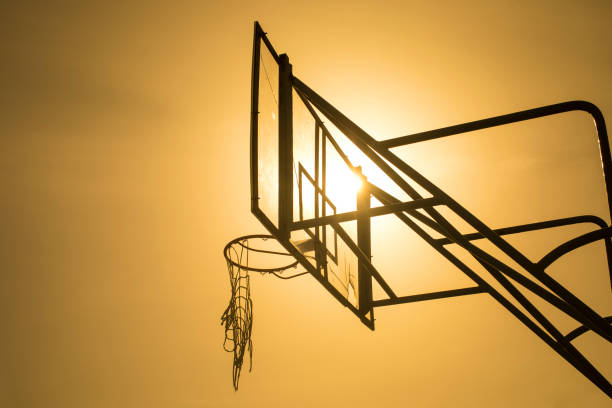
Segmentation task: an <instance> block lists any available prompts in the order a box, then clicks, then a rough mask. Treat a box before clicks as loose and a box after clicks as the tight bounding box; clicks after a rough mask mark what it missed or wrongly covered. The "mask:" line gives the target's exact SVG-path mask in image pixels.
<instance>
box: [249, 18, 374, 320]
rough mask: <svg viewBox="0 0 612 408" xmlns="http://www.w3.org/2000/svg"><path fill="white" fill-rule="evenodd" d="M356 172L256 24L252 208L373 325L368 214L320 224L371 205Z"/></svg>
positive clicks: (285, 62)
mask: <svg viewBox="0 0 612 408" xmlns="http://www.w3.org/2000/svg"><path fill="white" fill-rule="evenodd" d="M354 171H357V170H356V169H353V170H352V169H351V167H350V162H347V161H346V154H345V153H344V152H343V151H342V149H341V147H340V146H339V144H338V142H337V141H336V140H335V139H334V137H333V136H332V135H331V133H330V130H329V129H328V128H327V126H326V125H325V124H324V123H323V121H322V118H321V117H319V114H318V113H317V112H316V110H315V109H314V108H313V107H312V106H311V105H310V104H309V103H308V101H307V100H306V99H304V98H303V97H301V96H300V94H299V93H298V91H297V90H296V89H294V87H293V86H292V81H291V66H290V65H289V63H288V58H287V57H286V56H285V55H278V54H277V53H276V51H275V50H274V48H273V47H272V44H271V43H270V42H269V40H268V38H267V37H266V35H265V33H264V32H263V31H262V29H261V27H260V26H259V24H258V23H255V34H254V43H253V71H252V116H251V209H252V212H253V214H255V216H256V217H257V218H258V219H259V220H260V221H261V222H262V224H263V225H264V226H265V227H266V229H267V230H268V231H269V232H270V233H271V234H272V235H274V236H275V237H277V239H278V240H279V242H280V243H281V244H282V245H283V246H284V247H285V248H286V249H287V251H289V252H290V253H292V254H293V255H294V256H295V257H296V259H297V260H298V261H299V263H300V265H301V266H302V267H304V268H305V269H306V270H307V271H309V272H310V273H311V274H312V275H313V276H314V277H315V278H316V279H317V280H318V281H319V282H320V283H321V284H322V285H323V286H324V287H325V288H326V289H327V290H328V291H329V292H330V293H331V294H332V295H333V296H334V297H335V298H336V299H337V300H338V301H340V303H342V304H343V305H344V306H346V307H348V308H349V309H350V310H351V311H352V312H353V313H355V314H356V315H357V316H358V317H359V318H360V319H361V320H362V321H363V322H364V323H365V324H366V325H367V326H368V327H370V328H372V329H373V328H374V318H373V312H372V306H371V300H372V294H371V293H372V289H371V278H370V276H371V273H369V272H367V270H368V269H372V268H373V266H372V264H371V263H370V262H369V249H368V248H369V244H368V242H367V238H366V237H367V236H368V235H369V234H359V231H358V230H359V229H361V230H364V229H367V228H368V225H367V224H368V223H369V219H365V220H355V219H353V220H348V221H346V222H343V223H334V224H323V225H316V220H318V219H321V218H322V217H326V216H329V215H333V214H337V213H339V212H347V211H356V210H357V209H358V205H359V207H360V208H361V207H366V206H369V195H366V194H365V193H363V192H362V191H361V190H362V189H361V188H360V185H361V183H362V182H361V180H360V179H359V176H358V175H357V174H355V173H354ZM347 180H348V182H347ZM358 201H359V204H358Z"/></svg>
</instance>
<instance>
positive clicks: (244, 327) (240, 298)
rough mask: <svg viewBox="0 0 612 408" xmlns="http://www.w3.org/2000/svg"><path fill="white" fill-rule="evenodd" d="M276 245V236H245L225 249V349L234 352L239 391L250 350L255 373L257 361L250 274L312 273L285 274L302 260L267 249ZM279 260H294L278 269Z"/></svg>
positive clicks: (223, 323)
mask: <svg viewBox="0 0 612 408" xmlns="http://www.w3.org/2000/svg"><path fill="white" fill-rule="evenodd" d="M252 241H259V245H257V246H254V245H253V242H252ZM275 242H277V241H276V238H275V237H274V236H272V235H263V234H259V235H245V236H242V237H238V238H235V239H233V240H231V241H230V242H229V243H228V244H227V245H226V246H225V248H224V249H223V255H224V256H225V260H226V262H227V269H228V272H229V278H230V284H231V289H232V292H231V297H230V301H229V305H228V306H227V308H226V309H225V312H223V315H222V316H221V324H222V325H225V340H224V341H223V348H224V349H225V351H227V352H233V353H234V364H233V373H232V377H233V383H234V389H236V390H237V389H238V381H239V379H240V371H241V370H242V364H243V360H244V353H245V351H246V350H247V349H248V351H249V371H251V368H252V362H253V360H252V358H253V342H252V340H251V333H252V332H251V329H252V327H253V301H252V299H251V285H250V275H249V272H258V273H261V274H267V273H270V274H272V275H274V276H276V277H277V278H280V279H291V278H296V277H298V276H302V275H304V274H307V273H308V272H300V273H297V274H294V275H290V276H284V275H282V273H284V272H286V271H287V270H289V269H293V268H296V267H297V265H298V261H297V260H295V258H293V256H292V255H291V254H289V253H287V252H282V251H279V250H276V249H275V248H273V247H272V248H265V247H264V245H265V244H266V243H267V244H269V245H268V246H271V245H270V244H273V243H275ZM253 255H257V256H258V259H256V260H254V259H253ZM278 257H291V258H292V260H293V261H292V262H291V263H289V264H285V265H281V266H274V262H275V261H277V260H278ZM253 261H255V262H258V266H257V267H254V266H251V264H250V263H252V262H253ZM266 265H270V266H266Z"/></svg>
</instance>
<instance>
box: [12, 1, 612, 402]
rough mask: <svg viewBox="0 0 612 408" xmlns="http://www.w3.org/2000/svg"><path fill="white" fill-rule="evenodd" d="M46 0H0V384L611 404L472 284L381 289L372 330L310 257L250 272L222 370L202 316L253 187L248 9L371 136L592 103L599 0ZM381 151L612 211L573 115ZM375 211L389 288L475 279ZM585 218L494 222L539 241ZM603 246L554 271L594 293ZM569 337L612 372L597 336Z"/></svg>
mask: <svg viewBox="0 0 612 408" xmlns="http://www.w3.org/2000/svg"><path fill="white" fill-rule="evenodd" d="M54 3H55V4H51V2H48V3H47V2H15V4H13V5H8V4H5V5H2V6H0V10H1V15H2V24H0V33H1V34H2V35H1V36H0V46H1V48H0V49H1V51H2V56H3V63H2V65H1V68H0V70H1V73H2V74H1V75H0V84H1V88H0V89H1V90H2V91H1V92H0V101H1V105H0V106H1V107H2V120H1V121H0V123H1V124H0V129H1V137H0V169H1V170H2V171H1V174H2V175H1V176H0V180H2V184H1V185H2V188H1V189H0V210H1V211H0V226H1V231H2V232H3V234H2V239H1V241H0V243H1V245H0V259H1V260H2V261H1V263H0V265H2V275H1V276H2V279H1V280H0V302H1V303H0V306H1V307H0V310H2V313H1V314H0V324H1V327H2V336H0V362H1V366H2V367H3V369H2V370H0V406H6V407H83V406H88V407H89V406H91V407H109V406H115V407H141V406H149V407H246V406H249V407H282V406H294V407H344V406H352V407H366V406H368V407H370V406H378V407H397V406H401V405H410V406H414V407H424V406H432V407H436V406H449V407H450V406H453V407H478V406H487V407H489V406H499V407H516V406H555V407H575V406H589V407H597V406H606V405H607V404H609V400H608V398H607V397H606V396H605V395H604V394H603V393H602V392H601V391H599V390H598V389H597V388H596V387H595V386H594V385H592V384H591V383H590V382H589V381H588V380H586V379H585V378H584V377H582V375H580V374H579V373H578V372H577V371H576V370H575V369H574V368H572V367H571V366H570V365H569V364H568V363H567V362H566V361H564V360H563V359H562V358H560V357H559V356H557V355H556V353H554V352H553V351H552V350H551V349H549V348H548V346H546V345H545V344H544V343H543V342H542V341H541V340H540V339H539V338H537V337H536V336H535V335H534V334H533V333H531V332H530V331H529V330H528V329H526V328H525V327H524V326H522V324H521V323H520V322H519V321H518V320H516V319H515V318H514V317H513V316H512V315H511V314H510V313H508V312H507V311H506V310H504V309H503V308H502V307H500V306H499V305H498V304H497V303H496V302H495V301H494V300H493V299H492V298H490V297H488V296H487V295H483V294H479V295H471V296H467V297H463V298H456V299H447V300H437V301H432V302H423V303H415V304H411V305H401V306H395V307H390V308H380V309H377V314H376V317H377V320H376V325H377V329H376V331H375V332H371V331H369V330H368V329H366V328H365V327H363V325H362V324H361V323H360V322H359V321H358V320H357V319H356V318H355V317H354V316H353V315H352V314H351V313H350V312H348V311H347V310H346V309H344V308H343V307H341V306H340V305H339V304H338V303H337V302H336V301H335V300H334V299H332V298H331V296H329V294H327V293H326V292H325V290H324V289H323V288H322V287H320V285H319V284H318V283H317V282H315V281H314V279H312V278H311V277H305V278H301V279H296V280H292V281H278V280H274V279H273V278H271V277H261V276H255V277H254V278H253V280H252V286H253V289H252V290H253V292H252V294H253V299H254V313H255V317H254V329H253V331H254V334H253V341H254V357H253V358H254V367H253V371H252V372H251V373H248V372H247V371H246V370H244V371H243V374H242V378H241V382H240V390H239V391H238V392H234V390H233V388H232V383H231V363H232V362H231V360H232V357H231V355H230V354H228V353H225V352H224V351H223V349H222V342H223V328H222V326H220V316H221V314H222V312H223V310H224V309H225V307H226V304H227V301H228V299H229V291H230V288H229V281H228V279H227V270H226V266H225V261H224V259H223V257H222V249H223V247H224V245H225V243H226V242H227V241H229V240H230V239H232V238H234V237H236V236H238V235H243V234H248V233H260V232H264V228H263V227H262V226H261V225H259V223H258V221H257V220H256V219H255V217H254V216H252V215H251V213H250V203H249V194H250V191H249V171H248V166H249V156H248V153H249V112H250V106H249V104H250V74H251V71H250V69H251V68H250V64H251V45H252V30H253V21H254V20H259V21H260V22H261V24H262V26H263V28H264V30H266V31H267V32H268V34H269V37H270V39H271V41H272V43H273V44H274V46H275V48H276V50H277V51H279V52H281V53H282V52H286V53H287V54H288V55H289V57H290V59H291V62H292V64H293V72H294V74H295V75H296V76H298V77H299V78H300V79H302V80H303V81H304V82H305V83H307V84H308V85H309V86H311V87H312V88H313V89H314V90H316V91H317V92H319V93H320V94H321V95H322V96H323V97H325V98H326V99H327V100H329V101H330V102H331V103H332V104H334V106H336V107H337V108H338V109H340V110H341V111H342V112H343V113H345V114H346V115H347V116H348V117H349V118H351V119H352V120H353V121H355V122H356V123H357V124H359V125H360V126H362V127H363V128H364V129H365V130H366V131H368V132H370V134H372V135H373V136H374V137H375V138H377V139H384V138H388V137H396V136H402V135H405V134H409V133H412V132H418V131H423V130H429V129H434V128H438V127H442V126H447V125H451V124H456V123H462V122H467V121H471V120H477V119H481V118H485V117H489V116H494V115H500V114H504V113H509V112H514V111H518V110H523V109H528V108H532V107H537V106H541V105H547V104H552V103H557V102H562V101H567V100H574V99H583V100H588V101H590V102H593V103H595V104H596V105H597V106H598V107H599V108H600V109H601V110H602V112H603V114H604V116H605V117H606V119H607V120H608V125H609V127H610V123H611V121H612V81H610V73H611V72H612V48H611V47H610V43H611V40H612V25H611V24H610V21H612V3H610V2H609V1H605V0H601V1H597V0H590V1H582V2H573V1H560V0H556V1H540V2H537V5H534V3H535V2H529V1H514V2H502V1H476V0H471V1H455V2H453V1H440V2H423V1H388V2H373V1H350V2H348V1H347V2H340V1H333V0H327V1H310V2H303V3H302V2H300V3H298V2H287V1H260V2H247V1H223V2H221V1H218V2H213V1H199V2H191V3H188V2H181V4H176V2H167V3H157V2H131V1H126V2H119V3H117V4H112V5H109V4H107V2H76V1H74V2H69V1H66V2H54ZM397 152H398V155H400V156H401V157H403V158H405V159H406V161H407V162H409V163H410V164H411V165H413V166H414V167H415V168H417V169H418V170H419V171H421V172H422V173H423V174H424V175H425V176H427V177H429V178H430V179H431V180H432V181H434V182H435V183H437V184H438V185H439V186H440V187H442V188H443V189H444V190H445V191H447V192H448V193H449V194H450V195H451V196H452V197H454V198H455V199H456V200H457V201H459V202H460V203H462V204H463V205H464V206H465V207H467V208H468V209H469V210H471V211H472V212H473V213H475V214H476V215H477V216H478V217H480V218H481V219H482V220H483V221H485V222H487V224H489V225H490V226H492V227H501V226H507V225H514V224H518V223H524V222H531V221H539V220H545V219H551V218H555V217H563V216H573V215H579V214H587V213H588V214H596V215H599V216H602V217H603V218H604V219H605V220H606V221H607V222H610V219H609V215H608V214H607V213H606V209H605V205H606V201H605V196H604V195H603V194H604V193H603V191H604V190H603V187H602V176H601V170H600V165H599V162H598V150H597V144H596V142H595V133H594V129H593V125H592V121H591V120H590V119H589V118H588V117H587V116H586V114H582V113H572V114H568V115H564V116H560V117H558V118H551V119H542V120H539V121H535V122H534V123H528V124H520V125H513V126H510V127H507V128H504V129H500V130H495V131H491V132H489V133H487V132H486V131H483V132H475V133H474V134H470V135H466V136H458V137H457V138H453V139H445V140H443V141H435V142H429V143H428V144H425V145H422V146H415V147H410V148H400V149H397ZM381 220H382V221H380V223H379V224H378V225H377V224H375V225H374V226H373V228H374V233H375V235H374V239H375V240H376V239H377V237H378V241H376V242H375V243H374V244H373V252H374V257H375V258H374V259H375V261H376V262H379V263H378V265H380V269H381V271H383V272H384V271H387V272H388V274H387V275H386V276H387V277H388V279H389V281H390V282H392V283H393V284H394V285H397V287H398V288H399V289H398V292H401V294H411V293H418V292H419V291H428V290H436V289H449V288H453V287H457V286H460V285H462V284H466V283H467V280H466V279H464V278H462V277H461V275H459V274H458V273H456V272H455V271H454V270H453V269H452V268H451V267H449V266H448V265H447V264H446V263H445V262H444V261H440V260H439V259H438V258H437V257H434V256H432V255H431V254H429V252H427V249H426V248H425V247H424V246H423V244H421V243H419V242H418V241H417V240H414V239H413V237H411V236H409V235H408V234H407V235H405V236H403V235H401V234H404V232H402V231H403V230H402V231H400V230H397V231H396V230H395V229H394V228H396V226H393V225H391V223H390V222H389V223H387V221H385V220H386V219H385V218H384V217H383V218H381ZM389 220H391V218H389ZM377 228H378V229H377ZM580 232H584V229H583V230H581V229H580V228H577V229H571V228H570V229H567V230H564V231H561V232H559V233H558V234H547V233H535V235H533V236H530V237H526V238H522V237H520V238H516V239H513V240H510V241H511V242H512V243H513V244H515V245H516V246H517V247H518V248H519V249H521V250H523V251H524V252H525V253H526V254H527V255H528V256H530V257H531V256H533V257H534V258H538V255H539V256H541V255H542V254H544V253H546V252H547V250H550V249H551V248H553V247H554V246H556V245H558V244H559V243H560V242H563V240H564V239H569V238H571V237H573V236H576V235H577V234H578V233H580ZM376 233H378V235H376ZM391 233H393V234H395V235H394V236H396V237H398V240H397V241H394V242H390V241H388V240H387V241H385V236H389V235H391ZM399 238H402V240H400V239H399ZM602 249H603V245H601V243H596V244H592V245H590V246H588V247H585V248H583V249H581V250H579V251H577V252H576V253H575V254H571V255H569V256H568V257H567V258H565V259H563V264H562V265H561V264H559V266H555V268H553V269H552V274H553V275H554V276H555V277H556V278H558V279H559V280H560V281H561V282H563V283H564V284H566V285H567V286H568V287H569V288H570V289H571V290H573V291H574V293H575V294H577V295H578V296H579V297H581V298H582V299H584V300H586V301H587V303H589V304H590V305H591V306H593V307H594V308H596V310H598V311H599V312H600V313H601V314H603V315H606V316H607V315H610V314H612V300H611V298H610V282H609V280H608V277H607V271H606V269H605V267H604V266H603V262H604V257H603V251H602ZM560 263H561V261H560ZM547 311H548V310H547ZM559 325H560V326H561V327H563V329H564V330H567V331H569V330H571V329H572V328H573V327H574V326H572V324H571V323H568V322H567V321H563V320H560V321H559ZM575 344H576V345H577V346H578V347H579V348H580V350H582V351H583V352H584V353H585V355H586V356H587V357H589V358H591V359H592V361H594V362H595V364H596V366H597V367H598V368H600V369H601V371H602V372H603V373H604V374H605V375H606V376H607V377H608V378H611V377H612V353H611V348H610V346H609V344H606V343H605V342H604V341H603V340H601V339H600V338H599V337H597V336H595V335H592V333H587V334H585V335H584V336H582V337H581V338H579V339H578V340H576V342H575Z"/></svg>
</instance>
